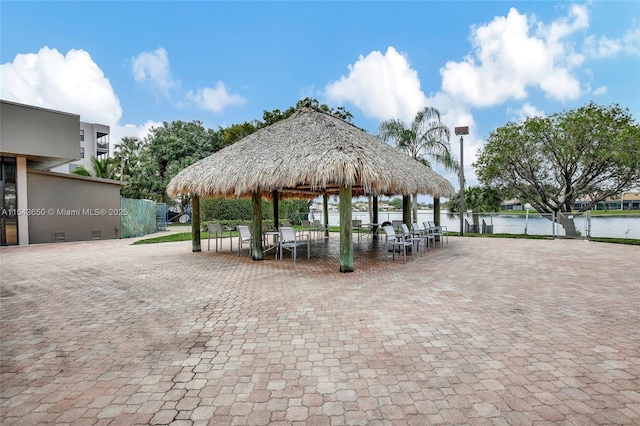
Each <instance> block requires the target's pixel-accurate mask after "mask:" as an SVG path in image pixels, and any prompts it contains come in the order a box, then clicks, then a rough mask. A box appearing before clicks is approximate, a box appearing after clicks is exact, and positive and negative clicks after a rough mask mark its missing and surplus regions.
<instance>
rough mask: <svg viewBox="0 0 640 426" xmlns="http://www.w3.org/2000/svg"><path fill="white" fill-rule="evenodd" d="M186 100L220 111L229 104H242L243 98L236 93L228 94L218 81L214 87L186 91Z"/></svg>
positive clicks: (210, 109) (201, 106) (222, 84)
mask: <svg viewBox="0 0 640 426" xmlns="http://www.w3.org/2000/svg"><path fill="white" fill-rule="evenodd" d="M185 99H186V100H187V101H190V102H192V103H193V104H195V105H197V106H198V107H200V108H202V109H205V110H207V111H213V112H220V111H222V110H223V109H224V108H225V107H227V106H229V105H242V104H244V103H245V100H244V98H243V97H242V96H240V95H238V94H235V93H233V94H229V93H228V92H227V88H226V87H225V86H224V83H223V82H221V81H218V83H217V84H216V87H215V88H211V87H205V88H204V89H198V91H197V92H195V93H194V92H193V91H192V90H190V91H188V92H187V94H186V95H185Z"/></svg>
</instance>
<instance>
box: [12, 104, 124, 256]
mask: <svg viewBox="0 0 640 426" xmlns="http://www.w3.org/2000/svg"><path fill="white" fill-rule="evenodd" d="M83 133H84V138H83V137H82V136H83ZM108 135H109V128H108V126H104V125H99V124H90V123H81V122H80V116H79V115H77V114H70V113H66V112H61V111H54V110H50V109H45V108H39V107H34V106H30V105H24V104H18V103H15V102H9V101H4V100H0V179H1V180H0V190H1V193H0V198H1V199H2V210H1V216H0V231H1V232H0V243H1V244H2V245H25V244H34V243H47V242H59V241H83V240H91V239H104V238H118V237H119V236H120V235H119V233H120V229H121V224H120V219H121V218H120V213H121V212H120V182H117V181H112V180H106V179H97V178H87V177H81V176H75V175H71V174H68V172H69V170H70V169H73V168H74V167H76V166H77V165H81V164H82V165H85V167H86V168H87V169H88V170H90V169H91V166H90V161H91V160H90V159H91V156H100V155H104V154H108V152H109V142H108ZM87 136H90V137H89V138H88V137H87ZM82 139H84V141H83V140H82ZM94 150H95V151H94ZM94 152H95V153H94ZM83 154H84V155H83ZM82 157H84V158H82ZM70 164H71V165H75V166H70ZM56 170H58V171H63V172H65V173H59V172H56Z"/></svg>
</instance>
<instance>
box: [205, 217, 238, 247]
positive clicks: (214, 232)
mask: <svg viewBox="0 0 640 426" xmlns="http://www.w3.org/2000/svg"><path fill="white" fill-rule="evenodd" d="M211 238H215V240H216V251H218V240H220V248H222V240H223V239H224V238H229V242H230V243H231V251H233V237H232V236H231V231H229V235H226V236H225V235H224V231H223V230H222V225H220V224H219V223H208V224H207V250H211Z"/></svg>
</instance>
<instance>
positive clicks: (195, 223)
mask: <svg viewBox="0 0 640 426" xmlns="http://www.w3.org/2000/svg"><path fill="white" fill-rule="evenodd" d="M191 216H192V217H191V251H193V252H198V251H201V250H202V249H201V247H200V197H199V196H198V195H196V194H191Z"/></svg>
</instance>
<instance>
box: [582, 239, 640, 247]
mask: <svg viewBox="0 0 640 426" xmlns="http://www.w3.org/2000/svg"><path fill="white" fill-rule="evenodd" d="M589 241H597V242H599V243H614V244H628V245H632V246H640V240H638V239H633V238H601V237H596V238H589Z"/></svg>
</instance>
